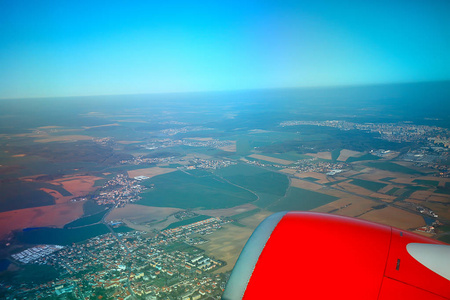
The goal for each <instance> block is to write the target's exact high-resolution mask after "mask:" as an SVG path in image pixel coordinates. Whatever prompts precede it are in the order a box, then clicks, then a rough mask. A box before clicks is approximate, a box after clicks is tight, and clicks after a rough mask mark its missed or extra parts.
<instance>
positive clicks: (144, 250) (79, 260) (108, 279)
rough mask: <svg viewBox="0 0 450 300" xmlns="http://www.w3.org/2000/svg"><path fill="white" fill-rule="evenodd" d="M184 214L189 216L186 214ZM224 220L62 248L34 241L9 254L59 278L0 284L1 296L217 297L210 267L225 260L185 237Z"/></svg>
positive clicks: (220, 277)
mask: <svg viewBox="0 0 450 300" xmlns="http://www.w3.org/2000/svg"><path fill="white" fill-rule="evenodd" d="M184 215H185V217H187V216H190V214H189V212H187V213H185V214H184ZM179 217H180V218H182V217H183V214H180V215H179ZM187 220H189V219H187ZM228 222H230V220H222V219H220V218H208V219H206V220H202V221H198V222H194V223H191V224H186V225H182V226H179V227H175V228H170V229H166V230H163V231H161V232H160V233H159V234H157V235H156V236H154V237H151V236H150V235H149V234H147V233H144V232H141V231H133V232H127V233H119V234H113V233H108V234H105V235H102V236H98V237H95V238H91V239H89V240H87V241H85V242H82V243H78V244H72V245H70V246H65V247H63V246H58V245H39V246H36V247H33V248H30V249H27V250H25V251H23V252H21V253H18V254H16V255H15V256H13V258H14V259H15V260H16V262H17V263H18V264H21V265H23V264H26V263H32V264H39V265H48V266H51V267H53V268H55V269H56V270H57V272H58V274H59V276H58V278H57V279H56V280H53V281H50V282H46V283H28V284H24V283H21V284H18V285H17V286H15V285H7V286H0V288H1V289H2V290H5V291H6V294H5V299H17V298H21V299H24V298H27V297H33V299H47V298H51V297H55V296H56V297H57V296H61V295H63V296H65V297H67V298H68V299H93V298H92V297H94V298H95V299H102V298H105V299H132V298H133V299H155V300H156V299H183V300H191V299H206V298H208V299H219V298H220V295H221V294H222V291H223V289H224V287H225V283H226V280H227V276H226V275H225V274H220V273H216V272H214V271H215V270H220V267H221V266H223V265H225V262H223V261H221V260H219V259H216V258H214V257H210V256H208V255H207V254H205V253H204V251H203V250H201V249H199V248H196V247H195V246H192V245H189V243H188V242H187V241H189V240H192V239H193V238H194V239H195V238H196V237H198V236H199V235H205V234H208V233H211V232H213V231H214V230H218V229H220V228H221V226H222V225H223V224H225V223H228ZM36 249H38V250H36ZM36 253H37V254H36Z"/></svg>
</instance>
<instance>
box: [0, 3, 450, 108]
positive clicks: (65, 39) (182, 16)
mask: <svg viewBox="0 0 450 300" xmlns="http://www.w3.org/2000/svg"><path fill="white" fill-rule="evenodd" d="M448 12H450V3H449V2H448V1H432V2H414V3H412V2H409V1H404V0H396V1H382V2H380V1H376V2H375V1H370V2H368V1H365V2H360V1H349V2H346V3H340V2H334V1H329V0H323V1H320V2H314V3H307V2H303V1H270V2H264V3H262V2H258V1H246V2H245V3H242V2H239V1H228V2H226V3H212V2H208V1H200V2H196V3H189V4H187V3H184V2H182V1H168V2H167V3H153V2H150V3H141V2H139V3H134V4H133V3H131V4H130V3H126V4H122V3H114V2H113V3H111V2H105V3H103V2H101V1H100V2H95V3H90V2H88V1H77V2H76V3H61V2H52V1H36V2H33V3H26V4H25V5H19V4H18V3H16V2H9V1H4V2H2V3H0V17H1V19H2V26H1V27H0V35H1V36H2V39H1V40H0V65H1V66H2V68H0V98H9V99H10V98H41V97H66V96H85V95H117V94H122V95H123V94H148V93H177V92H183V93H184V92H198V91H224V90H247V89H271V88H297V87H322V86H347V85H371V84H388V83H397V82H426V81H442V80H450V71H449V70H450V57H449V55H448V49H449V41H450V37H449V32H450V30H448V29H449V28H450V20H449V19H448V18H446V16H447V15H448Z"/></svg>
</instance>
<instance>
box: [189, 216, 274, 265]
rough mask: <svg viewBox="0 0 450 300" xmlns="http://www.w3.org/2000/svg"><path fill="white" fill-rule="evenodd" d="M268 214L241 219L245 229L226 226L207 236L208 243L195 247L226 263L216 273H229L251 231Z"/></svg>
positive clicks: (231, 225)
mask: <svg viewBox="0 0 450 300" xmlns="http://www.w3.org/2000/svg"><path fill="white" fill-rule="evenodd" d="M270 214H271V213H270V212H267V211H260V212H258V213H257V214H254V215H252V216H250V217H248V218H245V219H241V220H240V221H239V222H240V223H242V224H243V225H245V227H238V226H236V225H233V224H226V225H225V226H224V227H223V228H222V229H221V230H217V231H215V232H214V233H213V234H210V235H208V240H209V242H208V243H206V244H202V245H198V246H197V247H199V248H201V249H204V250H205V251H206V253H207V254H208V255H211V256H214V257H217V258H220V259H221V260H224V261H226V262H227V265H226V266H225V267H223V268H220V269H218V270H217V271H216V273H222V272H225V271H229V270H231V269H233V267H234V265H235V263H236V261H237V259H238V257H239V254H240V253H241V251H242V249H243V248H244V245H245V243H246V242H247V240H248V238H249V237H250V236H251V235H252V233H253V230H255V228H256V227H257V226H258V225H259V223H261V222H262V221H263V220H264V219H265V218H266V217H268V216H269V215H270Z"/></svg>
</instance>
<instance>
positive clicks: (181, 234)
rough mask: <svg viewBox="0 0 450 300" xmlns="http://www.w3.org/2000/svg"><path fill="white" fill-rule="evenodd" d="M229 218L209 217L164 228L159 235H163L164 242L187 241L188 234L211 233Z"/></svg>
mask: <svg viewBox="0 0 450 300" xmlns="http://www.w3.org/2000/svg"><path fill="white" fill-rule="evenodd" d="M229 222H231V220H226V219H222V218H217V217H211V218H209V219H206V220H202V221H198V222H195V223H191V224H187V225H183V226H179V227H175V228H170V229H166V230H163V231H161V232H160V234H159V236H163V240H164V241H166V242H173V241H176V240H182V241H187V240H189V239H190V235H193V234H197V235H207V234H211V233H213V232H214V231H215V230H217V229H220V228H222V225H223V224H226V223H229Z"/></svg>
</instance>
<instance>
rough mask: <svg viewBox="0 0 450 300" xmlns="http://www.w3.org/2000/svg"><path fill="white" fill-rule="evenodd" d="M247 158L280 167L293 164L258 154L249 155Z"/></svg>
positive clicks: (289, 161)
mask: <svg viewBox="0 0 450 300" xmlns="http://www.w3.org/2000/svg"><path fill="white" fill-rule="evenodd" d="M249 157H252V158H256V159H259V160H264V161H268V162H273V163H276V164H281V165H290V164H293V163H294V162H293V161H291V160H286V159H281V158H274V157H270V156H266V155H260V154H252V155H249Z"/></svg>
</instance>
